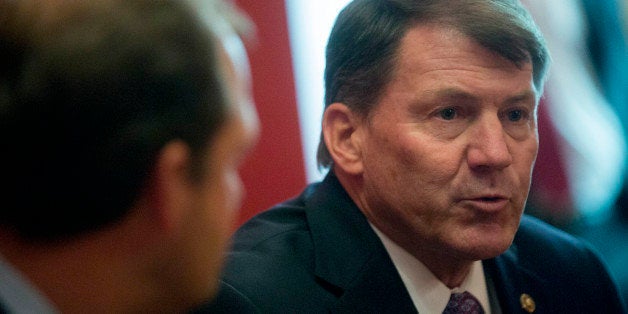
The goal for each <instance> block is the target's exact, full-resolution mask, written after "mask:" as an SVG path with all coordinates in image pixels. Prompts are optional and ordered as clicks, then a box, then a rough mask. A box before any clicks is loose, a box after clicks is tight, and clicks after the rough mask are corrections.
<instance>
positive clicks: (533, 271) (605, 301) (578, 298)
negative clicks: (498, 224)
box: [485, 215, 626, 313]
mask: <svg viewBox="0 0 628 314" xmlns="http://www.w3.org/2000/svg"><path fill="white" fill-rule="evenodd" d="M485 271H486V272H487V273H488V275H489V276H490V277H491V278H492V279H493V281H494V283H495V286H496V290H497V293H498V296H499V299H500V301H501V306H502V309H505V310H506V311H505V312H509V313H516V312H521V313H525V312H523V309H522V306H521V296H522V295H524V294H525V295H527V296H529V297H530V298H532V300H534V301H535V305H536V311H535V313H556V312H561V313H567V312H568V313H626V309H625V307H624V305H623V304H622V300H621V298H620V297H619V294H618V291H617V286H616V284H615V282H614V281H613V279H612V278H611V277H610V275H609V273H608V271H607V268H606V266H605V265H604V263H603V262H602V260H601V258H600V257H599V255H598V254H597V252H596V251H595V250H594V249H593V248H592V247H591V246H590V245H588V244H587V243H586V242H584V241H581V240H580V239H578V238H576V237H574V236H571V235H569V234H567V233H565V232H563V231H560V230H558V229H556V228H554V227H551V226H549V225H548V224H546V223H544V222H541V221H540V220H538V219H535V218H532V217H529V216H525V215H524V216H523V218H522V221H521V225H520V227H519V230H518V232H517V234H516V236H515V239H514V241H513V244H512V246H511V247H510V248H509V249H508V250H507V251H506V252H505V253H504V254H502V255H500V256H498V257H496V258H495V259H492V260H489V261H485Z"/></svg>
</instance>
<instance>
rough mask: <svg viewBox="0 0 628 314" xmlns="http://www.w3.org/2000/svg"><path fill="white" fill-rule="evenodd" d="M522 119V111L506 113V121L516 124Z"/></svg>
mask: <svg viewBox="0 0 628 314" xmlns="http://www.w3.org/2000/svg"><path fill="white" fill-rule="evenodd" d="M522 118H523V111H522V110H519V109H517V110H512V111H509V112H508V120H510V121H513V122H516V121H519V120H521V119H522Z"/></svg>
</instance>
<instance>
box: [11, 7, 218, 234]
mask: <svg viewBox="0 0 628 314" xmlns="http://www.w3.org/2000/svg"><path fill="white" fill-rule="evenodd" d="M217 45H218V43H217V42H216V39H215V37H213V35H212V34H211V32H210V29H208V27H207V24H206V23H205V21H203V20H202V19H201V17H200V16H199V15H198V14H197V13H196V11H195V10H193V9H192V7H191V6H188V5H187V4H186V2H185V1H182V0H111V1H109V0H106V1H63V0H62V1H50V2H48V1H4V0H0V53H1V54H2V55H3V56H4V57H3V58H2V59H1V61H0V134H1V135H0V136H1V141H0V142H1V143H2V145H3V153H2V154H0V155H1V157H0V167H2V168H1V169H2V176H1V178H2V181H3V183H4V184H3V185H4V186H8V188H5V189H3V190H2V196H3V199H4V200H8V202H6V203H4V204H3V205H2V209H0V225H2V226H3V227H8V228H11V229H14V231H16V232H18V233H19V234H21V235H22V236H24V237H26V238H30V239H39V240H44V239H56V238H59V237H64V236H70V235H76V234H79V233H82V232H86V231H90V230H94V229H98V228H102V227H104V226H106V225H108V224H111V223H114V222H115V221H117V220H119V219H121V217H123V216H125V215H126V214H127V212H128V211H129V209H130V208H131V205H132V204H133V202H135V201H136V200H137V197H138V195H139V194H140V192H141V190H142V189H143V188H144V186H145V183H146V181H147V178H148V176H150V175H151V172H152V170H153V167H154V162H155V160H156V156H157V155H158V153H159V152H160V150H161V149H162V148H163V147H164V145H166V144H167V143H168V142H170V141H173V140H181V141H183V142H185V143H186V144H187V145H188V146H189V148H190V150H191V151H192V156H193V160H195V161H196V165H197V166H196V167H197V169H195V171H193V172H194V173H192V174H191V175H192V176H194V175H197V174H199V173H200V167H202V165H201V164H200V162H198V159H200V158H201V157H202V156H203V154H204V153H205V151H204V150H205V149H206V147H207V146H208V145H207V143H208V142H209V141H211V139H212V136H213V135H214V134H215V133H216V132H217V130H218V129H219V128H220V127H221V124H222V122H223V120H224V119H225V117H226V110H227V109H226V106H227V104H226V98H225V97H226V96H225V95H223V85H222V84H223V83H222V81H221V80H222V78H221V75H222V74H221V73H220V71H219V69H220V68H221V67H220V66H219V64H217V59H216V54H217V49H218V48H217Z"/></svg>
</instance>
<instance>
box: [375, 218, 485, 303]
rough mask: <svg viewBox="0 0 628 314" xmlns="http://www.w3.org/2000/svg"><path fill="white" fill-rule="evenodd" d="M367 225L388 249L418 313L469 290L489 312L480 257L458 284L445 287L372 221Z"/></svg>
mask: <svg viewBox="0 0 628 314" xmlns="http://www.w3.org/2000/svg"><path fill="white" fill-rule="evenodd" d="M371 227H372V228H373V230H374V231H375V233H376V234H377V236H379V238H380V239H381V241H382V243H383V244H384V247H385V248H386V251H388V255H390V258H391V259H392V261H393V264H394V265H395V267H396V268H397V271H398V272H399V275H400V276H401V280H402V281H403V284H404V285H405V286H406V289H407V290H408V293H409V294H410V298H411V299H412V302H413V303H414V306H415V307H416V309H417V311H418V312H419V313H421V314H432V313H434V314H441V313H443V310H444V309H445V307H446V306H447V303H448V302H449V297H450V296H451V294H452V293H455V292H463V291H469V292H470V293H471V294H473V295H474V296H475V297H476V298H477V299H478V301H480V304H481V305H482V307H483V308H484V312H485V313H486V314H491V306H490V303H489V294H488V290H487V286H486V280H485V278H484V269H483V268H482V261H476V262H475V263H473V265H472V267H471V271H470V272H469V274H468V275H467V278H465V280H464V281H463V283H462V284H461V285H460V287H456V288H454V289H449V288H448V287H447V286H446V285H445V284H444V283H442V282H441V281H440V280H438V278H436V276H434V274H432V272H431V271H430V270H429V269H428V268H427V267H426V266H425V265H424V264H423V263H421V262H420V261H419V260H418V259H416V258H415V257H414V256H412V255H411V254H410V253H408V252H407V251H406V250H405V249H403V248H401V247H400V246H399V245H398V244H397V243H395V242H393V241H392V240H391V239H389V238H388V237H387V236H386V235H385V234H383V233H382V232H381V231H380V230H378V229H377V228H376V227H375V226H373V225H372V224H371Z"/></svg>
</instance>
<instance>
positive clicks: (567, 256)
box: [207, 174, 625, 313]
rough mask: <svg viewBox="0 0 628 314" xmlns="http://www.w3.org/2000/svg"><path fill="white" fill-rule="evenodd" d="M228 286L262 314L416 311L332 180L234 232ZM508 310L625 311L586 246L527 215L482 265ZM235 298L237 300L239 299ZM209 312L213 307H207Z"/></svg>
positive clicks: (375, 242)
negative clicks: (525, 304) (525, 298)
mask: <svg viewBox="0 0 628 314" xmlns="http://www.w3.org/2000/svg"><path fill="white" fill-rule="evenodd" d="M233 244H234V246H233V249H232V251H231V252H230V253H229V256H228V261H227V265H226V269H225V273H224V276H223V280H224V282H225V283H226V284H228V285H230V286H231V287H230V288H229V289H228V291H227V294H229V295H230V297H224V296H223V297H219V298H218V302H217V304H214V305H213V306H216V307H214V309H216V308H225V307H228V305H226V304H224V303H223V304H221V301H220V300H229V301H228V302H234V301H235V300H236V299H237V300H238V301H235V302H246V303H247V306H253V307H255V308H256V309H257V310H258V311H259V312H260V313H327V312H333V313H413V312H414V313H416V309H415V308H414V305H413V303H412V301H411V299H410V296H409V295H408V292H407V291H406V288H405V286H404V284H403V282H402V281H401V278H400V277H399V275H398V273H397V271H396V269H395V266H394V265H393V263H392V261H391V259H390V257H389V256H388V253H387V252H386V250H385V248H384V246H383V245H382V243H381V241H380V240H379V238H378V237H377V235H376V234H375V233H374V232H373V230H372V229H371V227H370V226H369V224H368V222H367V220H366V218H365V216H364V215H363V214H362V213H361V212H360V210H359V209H358V208H357V207H356V205H355V204H354V203H353V201H352V200H351V199H350V198H349V196H348V195H347V194H346V192H345V191H344V189H343V188H342V186H341V185H340V183H339V182H338V180H337V179H336V178H335V176H333V174H332V175H328V176H327V178H326V179H325V180H324V181H323V182H322V183H320V184H313V185H310V186H308V187H307V188H306V189H305V191H304V192H303V193H302V194H301V195H300V196H299V197H298V198H296V199H293V200H290V201H288V202H285V203H283V204H280V205H278V206H276V207H274V208H272V209H270V210H268V211H265V212H262V213H261V214H259V215H258V216H256V217H254V218H253V219H251V220H250V221H248V222H247V223H246V224H245V225H243V226H242V227H241V228H240V229H239V230H238V231H237V233H236V234H235V237H234V243H233ZM484 265H485V267H484V268H485V272H486V273H487V275H488V276H490V277H491V278H492V279H493V281H494V285H495V288H496V290H497V294H498V298H499V300H500V305H501V308H502V310H503V312H504V313H526V312H524V311H523V309H522V308H521V304H520V301H519V299H520V296H521V294H523V293H527V294H528V295H530V296H531V297H532V298H533V299H534V301H535V302H536V312H535V313H624V312H625V310H624V308H623V305H622V303H621V302H622V301H621V300H620V299H619V297H618V294H617V290H616V286H615V285H614V283H613V281H612V280H611V278H610V277H609V274H608V273H607V271H606V269H605V267H604V265H603V264H602V263H601V262H600V260H599V259H598V257H597V255H596V254H595V253H594V252H593V251H592V250H591V249H590V248H589V247H588V246H587V245H585V244H584V243H583V242H580V241H579V240H577V239H575V238H573V237H571V236H569V235H567V234H565V233H562V232H560V231H558V230H556V229H554V228H552V227H550V226H549V225H546V224H544V223H542V222H540V221H538V220H536V219H533V218H530V217H524V218H523V219H522V222H521V227H520V229H519V231H518V233H517V235H516V237H515V240H514V243H513V245H512V247H511V248H510V249H509V250H508V251H506V252H505V253H504V254H502V255H500V256H498V257H496V258H494V259H491V260H486V261H484ZM234 292H236V294H237V298H234V297H233V296H234V295H235V294H234ZM207 308H208V309H210V308H211V307H207Z"/></svg>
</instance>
